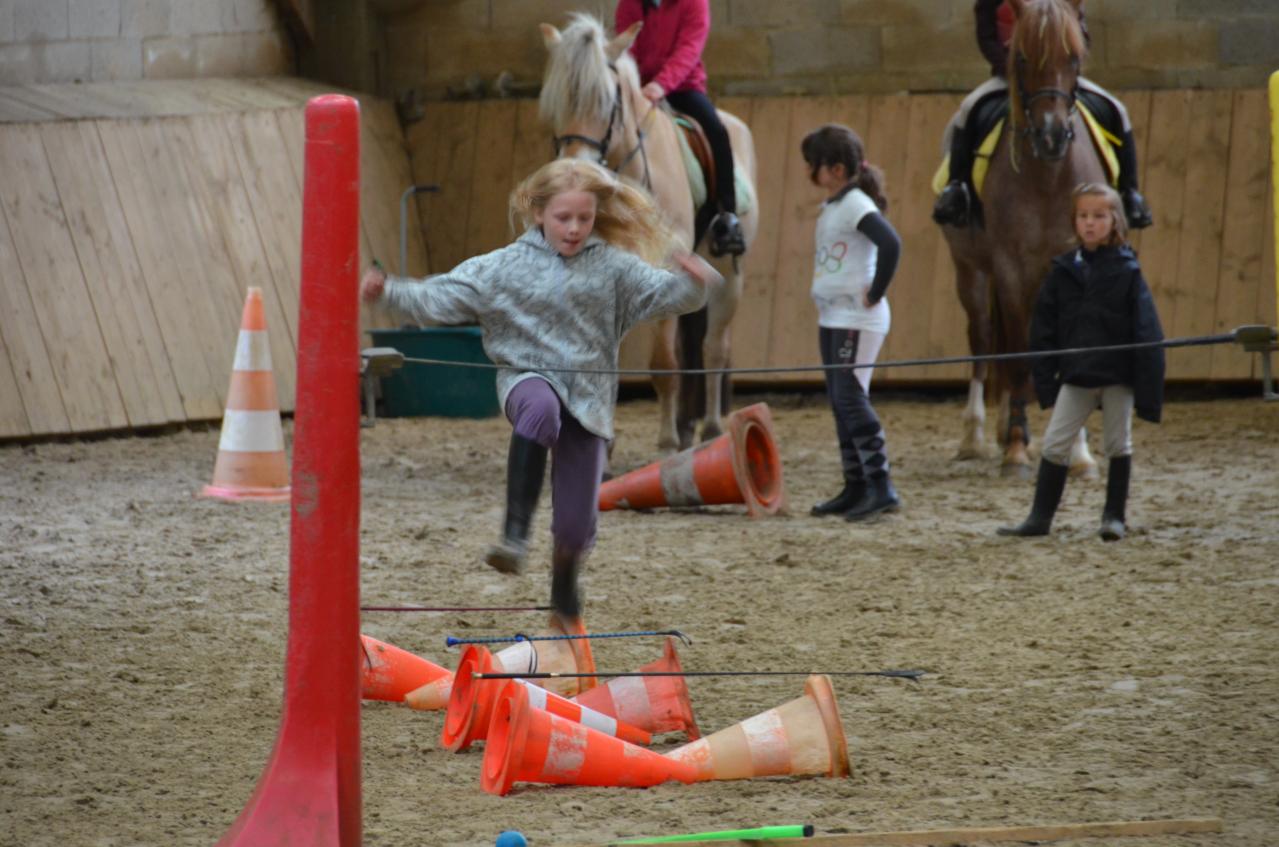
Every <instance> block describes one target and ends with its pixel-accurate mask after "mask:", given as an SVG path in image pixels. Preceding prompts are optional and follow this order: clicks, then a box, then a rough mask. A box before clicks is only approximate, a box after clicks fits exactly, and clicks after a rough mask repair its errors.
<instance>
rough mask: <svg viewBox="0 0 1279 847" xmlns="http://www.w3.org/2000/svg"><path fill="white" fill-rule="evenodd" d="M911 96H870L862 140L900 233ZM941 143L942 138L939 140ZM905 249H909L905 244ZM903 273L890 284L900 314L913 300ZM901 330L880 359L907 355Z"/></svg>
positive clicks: (882, 375)
mask: <svg viewBox="0 0 1279 847" xmlns="http://www.w3.org/2000/svg"><path fill="white" fill-rule="evenodd" d="M910 99H911V98H910V97H909V96H907V95H905V94H883V95H876V96H873V97H871V98H870V118H869V121H870V123H869V126H868V127H867V128H866V132H865V133H863V134H862V141H863V142H865V144H866V157H867V158H868V159H869V160H870V161H871V163H873V164H874V165H876V166H877V167H879V169H880V170H882V171H883V172H884V193H885V195H886V196H887V197H888V211H887V217H888V220H889V221H890V222H891V223H892V224H893V226H894V228H896V229H898V231H899V234H900V229H901V221H902V215H903V210H904V209H905V207H906V202H907V197H908V195H909V194H910V192H909V191H908V190H907V187H906V182H905V179H904V177H903V175H904V174H905V172H906V144H905V143H903V139H905V138H906V134H907V133H908V132H909V131H910V130H909V127H910ZM938 145H939V146H940V141H939V142H938ZM902 249H903V251H904V250H906V249H909V248H908V246H907V245H905V244H903V245H902ZM901 280H902V274H901V272H900V271H898V274H897V276H896V278H895V279H894V280H893V282H892V283H891V284H890V285H889V287H888V293H887V295H886V296H887V297H888V306H889V308H890V309H892V310H893V314H894V315H897V314H900V313H901V312H902V310H906V309H910V308H912V305H911V303H910V300H909V299H908V298H907V297H905V296H903V295H902V292H903V291H904V289H905V287H904V286H902V285H901V284H900V283H901ZM904 337H905V336H903V335H902V334H901V333H897V332H892V331H891V330H890V331H889V333H888V337H887V338H885V339H884V346H883V347H882V348H880V351H879V359H880V360H881V361H888V360H889V359H895V358H905V354H901V353H899V352H898V351H900V350H909V349H910V346H909V344H908V343H906V342H904V341H902V340H901V339H903V338H904ZM895 377H896V372H895V370H894V369H891V368H889V369H885V370H880V371H876V373H875V377H874V378H875V380H876V381H882V380H892V379H894V378H895Z"/></svg>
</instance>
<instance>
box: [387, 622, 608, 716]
mask: <svg viewBox="0 0 1279 847" xmlns="http://www.w3.org/2000/svg"><path fill="white" fill-rule="evenodd" d="M570 629H576V630H577V632H570V631H569V630H570ZM551 630H552V632H551V633H550V634H552V635H572V634H580V633H581V632H582V631H584V630H582V622H581V621H580V620H578V621H577V622H576V623H574V624H571V625H565V624H564V623H562V622H561V621H560V620H559V618H558V617H557V616H555V615H552V617H551ZM574 645H578V646H577V647H576V648H575V647H574ZM493 662H494V667H493V671H494V672H495V673H519V672H520V671H529V672H532V671H539V672H549V673H594V672H595V658H594V656H593V654H592V653H591V648H590V643H589V642H588V641H587V640H586V639H573V640H569V639H563V640H556V641H518V642H516V643H515V644H512V645H511V646H510V647H507V648H505V649H503V650H499V651H498V652H497V653H496V654H494V656H493ZM530 682H532V683H534V684H537V685H542V687H543V688H546V689H547V690H548V691H554V692H555V693H556V694H562V695H564V696H565V697H571V696H573V695H574V694H577V693H579V692H581V691H585V690H587V689H588V688H590V687H591V683H593V682H594V677H569V678H565V679H546V680H541V679H538V680H530ZM543 683H544V684H543ZM452 690H453V674H452V673H449V674H448V675H446V676H443V677H440V678H439V679H437V680H435V681H433V682H430V683H428V684H426V685H423V686H422V687H421V688H418V689H417V690H415V691H410V692H409V693H408V694H407V695H406V696H405V697H404V702H405V703H408V704H409V706H410V707H412V708H414V709H420V710H423V711H437V710H439V709H447V708H448V705H449V695H450V694H451V693H452Z"/></svg>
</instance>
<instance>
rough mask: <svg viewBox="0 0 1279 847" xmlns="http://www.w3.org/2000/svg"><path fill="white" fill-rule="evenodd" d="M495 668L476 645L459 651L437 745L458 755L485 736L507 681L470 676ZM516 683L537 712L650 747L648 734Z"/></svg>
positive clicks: (566, 700) (536, 687)
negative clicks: (495, 704) (525, 692)
mask: <svg viewBox="0 0 1279 847" xmlns="http://www.w3.org/2000/svg"><path fill="white" fill-rule="evenodd" d="M494 665H495V662H494V661H493V654H492V653H490V652H489V651H488V650H485V649H484V648H483V647H480V646H479V645H478V644H468V645H467V646H466V648H465V649H464V650H463V651H462V657H461V658H460V659H458V662H457V671H456V672H455V673H454V677H453V690H452V692H451V693H450V695H449V707H448V713H447V714H446V715H445V716H444V728H443V730H441V732H440V744H442V745H443V746H444V747H445V748H446V749H448V750H452V751H454V752H460V751H462V750H465V749H466V748H467V747H470V746H471V743H472V742H475V741H482V740H484V739H485V738H487V737H488V728H489V720H490V719H491V718H492V716H493V705H494V703H495V702H496V700H497V695H498V694H499V693H500V692H501V690H502V688H503V687H504V686H505V684H506V682H507V680H501V679H475V678H474V676H473V674H476V673H502V671H498V670H496V669H495V667H494ZM516 681H517V682H519V683H521V684H523V685H527V686H528V688H529V692H528V696H529V702H530V703H531V704H532V705H533V706H534V707H536V708H538V709H545V710H546V711H548V712H550V713H551V714H553V715H559V716H560V717H562V718H566V719H568V720H571V721H573V722H575V723H580V724H585V725H586V726H589V727H590V728H592V729H596V730H599V731H600V732H603V733H604V734H606V735H612V736H614V737H616V738H621V739H624V740H626V741H629V742H631V743H632V744H650V743H652V741H653V736H652V735H651V734H650V733H648V732H645V731H644V730H642V729H639V728H638V727H633V726H630V725H628V724H626V723H623V722H622V721H619V720H618V719H617V718H615V717H611V716H609V715H605V714H601V713H600V712H597V711H595V710H594V709H591V708H589V707H587V706H582V705H580V704H578V703H575V702H573V701H572V700H569V699H568V698H567V697H561V696H560V695H558V694H555V693H554V692H551V691H547V690H546V689H545V688H539V687H538V686H536V685H533V684H532V680H522V679H521V680H516Z"/></svg>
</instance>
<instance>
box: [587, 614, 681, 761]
mask: <svg viewBox="0 0 1279 847" xmlns="http://www.w3.org/2000/svg"><path fill="white" fill-rule="evenodd" d="M682 670H683V668H681V667H680V663H679V654H678V653H676V652H675V639H674V638H670V637H667V639H666V647H665V649H664V650H663V651H662V658H660V659H657V660H656V661H653V662H649V663H648V664H647V665H645V666H644V667H642V668H640V672H641V673H680V672H681V671H682ZM573 702H575V703H579V704H581V705H583V706H587V707H589V708H591V709H594V710H595V711H597V712H602V713H603V714H606V715H609V716H611V717H614V718H617V719H618V720H619V721H624V722H625V723H628V724H630V725H632V726H636V727H639V728H640V729H643V730H645V731H647V732H651V733H654V734H656V733H659V732H682V733H684V734H685V735H687V736H688V740H689V741H696V740H697V739H699V738H701V737H702V733H701V732H700V731H699V730H698V728H697V720H696V719H695V718H694V717H693V706H692V704H691V703H690V702H689V699H688V684H687V683H686V682H685V680H684V677H682V676H647V677H637V676H619V677H616V678H614V679H611V680H609V681H608V684H606V685H599V686H596V687H595V688H592V689H591V690H590V691H583V692H582V693H581V694H579V695H577V696H576V697H574V698H573Z"/></svg>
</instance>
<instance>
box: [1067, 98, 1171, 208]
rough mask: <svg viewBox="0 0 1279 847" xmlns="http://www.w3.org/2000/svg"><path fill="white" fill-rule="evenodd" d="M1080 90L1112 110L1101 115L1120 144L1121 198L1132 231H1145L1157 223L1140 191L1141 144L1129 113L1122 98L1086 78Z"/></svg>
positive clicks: (1099, 118) (1098, 117) (1117, 151)
mask: <svg viewBox="0 0 1279 847" xmlns="http://www.w3.org/2000/svg"><path fill="white" fill-rule="evenodd" d="M1079 87H1080V88H1082V89H1084V90H1085V91H1089V92H1092V93H1093V94H1097V95H1099V96H1101V97H1102V98H1104V99H1105V100H1106V102H1107V103H1108V104H1109V105H1110V108H1109V109H1105V110H1103V113H1102V114H1100V115H1097V116H1096V117H1097V119H1098V120H1099V121H1101V123H1102V125H1103V126H1104V127H1105V128H1106V131H1107V132H1109V133H1110V134H1111V135H1113V136H1115V137H1116V138H1118V139H1119V140H1120V144H1119V147H1118V148H1117V149H1116V151H1115V153H1116V155H1117V156H1118V157H1119V179H1118V185H1117V186H1116V187H1117V188H1118V189H1119V196H1120V197H1122V198H1123V201H1124V216H1125V217H1126V218H1128V226H1129V228H1130V229H1144V228H1145V227H1148V226H1150V224H1151V223H1152V222H1153V221H1152V219H1151V216H1150V207H1149V206H1147V205H1146V198H1145V197H1142V196H1141V192H1140V191H1138V190H1137V176H1138V171H1137V142H1136V140H1135V139H1134V138H1133V134H1132V121H1130V120H1129V118H1128V110H1127V109H1125V108H1124V104H1123V103H1122V102H1120V100H1119V98H1117V97H1115V95H1113V94H1111V93H1110V92H1109V91H1107V90H1106V89H1104V88H1102V87H1101V86H1100V85H1098V84H1097V83H1095V82H1093V81H1092V80H1090V79H1086V78H1084V77H1080V78H1079Z"/></svg>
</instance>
